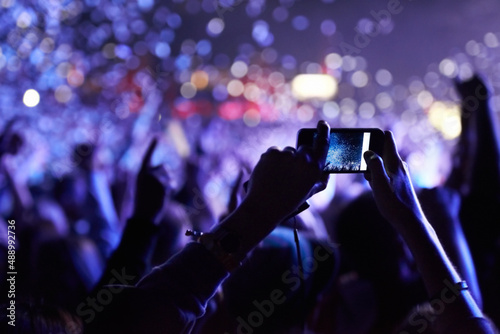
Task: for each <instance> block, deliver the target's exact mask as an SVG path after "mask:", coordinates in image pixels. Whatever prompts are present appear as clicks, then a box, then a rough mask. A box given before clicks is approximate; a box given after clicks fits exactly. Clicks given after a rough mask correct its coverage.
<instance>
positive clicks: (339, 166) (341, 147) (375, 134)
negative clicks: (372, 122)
mask: <svg viewBox="0 0 500 334" xmlns="http://www.w3.org/2000/svg"><path fill="white" fill-rule="evenodd" d="M316 133H317V132H316V129H313V128H307V129H301V130H299V132H298V135H297V147H299V146H301V145H312V144H313V141H314V137H315V136H316ZM368 150H370V151H374V152H375V153H377V154H379V155H382V154H383V150H384V132H383V131H382V130H380V129H376V128H333V129H331V130H330V146H329V148H328V154H327V157H326V164H325V168H324V171H325V172H328V173H363V172H366V170H367V166H366V162H365V160H364V159H363V154H364V153H365V152H366V151H368Z"/></svg>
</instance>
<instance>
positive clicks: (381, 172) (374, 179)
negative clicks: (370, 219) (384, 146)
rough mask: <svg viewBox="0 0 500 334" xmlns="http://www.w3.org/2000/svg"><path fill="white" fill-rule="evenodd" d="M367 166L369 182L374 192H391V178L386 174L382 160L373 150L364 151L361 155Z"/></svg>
mask: <svg viewBox="0 0 500 334" xmlns="http://www.w3.org/2000/svg"><path fill="white" fill-rule="evenodd" d="M363 157H364V158H365V161H366V165H367V166H368V172H367V173H369V178H370V180H369V182H370V186H371V188H372V189H373V191H374V192H377V193H385V194H388V193H391V192H393V189H392V186H391V180H390V179H389V176H387V174H386V172H385V168H384V162H383V161H382V158H380V156H379V155H378V154H376V153H375V152H373V151H366V152H365V153H364V155H363Z"/></svg>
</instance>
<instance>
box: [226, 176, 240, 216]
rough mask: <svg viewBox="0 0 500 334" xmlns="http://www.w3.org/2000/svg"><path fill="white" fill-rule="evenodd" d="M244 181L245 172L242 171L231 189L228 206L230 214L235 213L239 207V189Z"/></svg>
mask: <svg viewBox="0 0 500 334" xmlns="http://www.w3.org/2000/svg"><path fill="white" fill-rule="evenodd" d="M242 179H243V170H240V172H239V173H238V177H236V181H235V182H234V185H233V187H232V189H231V195H230V196H229V204H228V206H227V208H228V211H229V212H233V211H234V210H236V208H237V207H238V189H239V187H240V185H241V180H242Z"/></svg>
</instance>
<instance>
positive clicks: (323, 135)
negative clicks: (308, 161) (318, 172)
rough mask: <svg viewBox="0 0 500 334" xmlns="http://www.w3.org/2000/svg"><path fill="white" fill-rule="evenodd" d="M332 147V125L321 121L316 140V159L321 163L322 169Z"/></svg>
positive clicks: (314, 145) (314, 148)
mask: <svg viewBox="0 0 500 334" xmlns="http://www.w3.org/2000/svg"><path fill="white" fill-rule="evenodd" d="M329 146H330V125H328V123H327V122H325V121H319V122H318V125H317V135H316V137H315V138H314V143H313V150H314V158H315V159H317V160H318V161H319V162H320V166H321V169H323V167H324V166H325V161H326V156H327V155H328V147H329Z"/></svg>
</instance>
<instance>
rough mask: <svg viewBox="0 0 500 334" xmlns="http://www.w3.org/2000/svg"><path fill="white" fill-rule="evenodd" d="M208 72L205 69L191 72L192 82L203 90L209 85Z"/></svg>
mask: <svg viewBox="0 0 500 334" xmlns="http://www.w3.org/2000/svg"><path fill="white" fill-rule="evenodd" d="M208 81H209V79H208V73H207V72H205V71H203V70H198V71H195V72H193V74H191V83H192V84H193V86H195V87H196V89H197V90H202V89H205V88H207V86H208Z"/></svg>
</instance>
